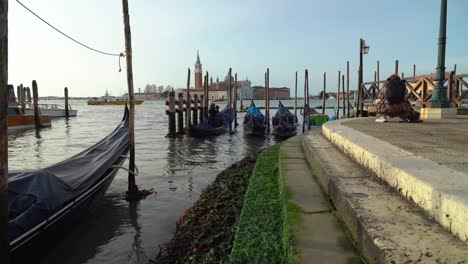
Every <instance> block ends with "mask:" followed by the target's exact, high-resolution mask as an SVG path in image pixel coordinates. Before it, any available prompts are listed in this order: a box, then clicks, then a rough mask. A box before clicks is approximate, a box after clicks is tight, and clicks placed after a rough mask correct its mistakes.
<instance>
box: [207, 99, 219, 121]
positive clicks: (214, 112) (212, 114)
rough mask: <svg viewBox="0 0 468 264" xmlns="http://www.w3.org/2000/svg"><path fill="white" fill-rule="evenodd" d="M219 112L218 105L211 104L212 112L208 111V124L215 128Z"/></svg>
mask: <svg viewBox="0 0 468 264" xmlns="http://www.w3.org/2000/svg"><path fill="white" fill-rule="evenodd" d="M218 112H219V111H217V109H216V105H215V104H214V103H211V105H210V110H209V111H208V114H209V117H208V124H210V125H211V126H213V127H214V126H215V122H216V116H217V115H218Z"/></svg>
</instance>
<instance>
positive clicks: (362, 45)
mask: <svg viewBox="0 0 468 264" xmlns="http://www.w3.org/2000/svg"><path fill="white" fill-rule="evenodd" d="M367 53H369V46H366V42H365V41H364V40H363V39H361V40H360V41H359V87H358V98H357V100H358V101H357V108H358V111H357V113H358V115H359V116H361V117H362V116H363V114H362V110H363V108H364V100H363V91H362V83H363V77H362V64H363V62H362V58H363V55H364V54H367ZM359 109H360V110H359Z"/></svg>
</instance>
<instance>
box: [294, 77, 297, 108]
mask: <svg viewBox="0 0 468 264" xmlns="http://www.w3.org/2000/svg"><path fill="white" fill-rule="evenodd" d="M294 115H295V116H297V71H296V82H295V85H294Z"/></svg>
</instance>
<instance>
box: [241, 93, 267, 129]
mask: <svg viewBox="0 0 468 264" xmlns="http://www.w3.org/2000/svg"><path fill="white" fill-rule="evenodd" d="M266 127H267V126H266V125H265V116H264V115H263V114H262V112H260V109H258V107H257V106H255V103H254V101H253V100H252V102H251V103H250V107H249V108H248V109H247V112H246V114H245V116H244V133H245V134H247V135H257V136H264V135H265V129H266Z"/></svg>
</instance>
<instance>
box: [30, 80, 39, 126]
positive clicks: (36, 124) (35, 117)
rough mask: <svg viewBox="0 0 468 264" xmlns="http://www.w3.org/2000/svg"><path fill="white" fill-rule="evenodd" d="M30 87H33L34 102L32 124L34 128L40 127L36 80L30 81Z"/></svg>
mask: <svg viewBox="0 0 468 264" xmlns="http://www.w3.org/2000/svg"><path fill="white" fill-rule="evenodd" d="M32 88H33V102H34V126H35V127H36V129H38V128H40V127H41V118H40V116H39V105H38V97H39V94H38V93H39V92H38V90H37V82H36V81H35V80H34V81H32Z"/></svg>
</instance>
